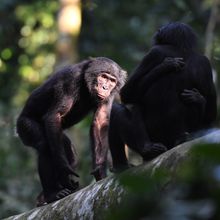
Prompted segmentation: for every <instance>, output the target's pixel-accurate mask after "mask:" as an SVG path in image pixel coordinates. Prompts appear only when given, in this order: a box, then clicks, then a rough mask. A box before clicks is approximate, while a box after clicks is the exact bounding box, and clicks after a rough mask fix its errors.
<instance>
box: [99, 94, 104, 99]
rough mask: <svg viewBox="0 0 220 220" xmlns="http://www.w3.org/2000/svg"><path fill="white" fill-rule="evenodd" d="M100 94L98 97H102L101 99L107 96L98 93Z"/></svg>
mask: <svg viewBox="0 0 220 220" xmlns="http://www.w3.org/2000/svg"><path fill="white" fill-rule="evenodd" d="M97 95H98V97H99V98H100V99H105V98H106V96H104V95H101V94H97Z"/></svg>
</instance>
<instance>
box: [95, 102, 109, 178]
mask: <svg viewBox="0 0 220 220" xmlns="http://www.w3.org/2000/svg"><path fill="white" fill-rule="evenodd" d="M112 102H113V99H111V100H109V101H108V102H107V103H103V104H101V105H100V106H99V107H98V108H97V110H96V112H95V114H94V119H93V123H92V127H91V139H92V140H91V144H92V146H91V147H92V151H93V169H94V171H93V175H94V176H95V178H96V180H100V179H102V178H104V177H105V176H106V171H105V167H106V160H107V152H108V127H109V117H110V110H111V106H112Z"/></svg>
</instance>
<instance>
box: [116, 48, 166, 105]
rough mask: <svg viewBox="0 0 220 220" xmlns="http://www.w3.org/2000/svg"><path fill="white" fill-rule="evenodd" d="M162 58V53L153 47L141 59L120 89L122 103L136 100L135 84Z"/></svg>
mask: <svg viewBox="0 0 220 220" xmlns="http://www.w3.org/2000/svg"><path fill="white" fill-rule="evenodd" d="M163 59H164V55H163V54H162V53H161V52H160V51H159V50H158V49H155V48H153V49H152V50H151V51H150V52H149V53H148V54H147V55H146V56H145V57H144V58H143V60H142V61H141V63H140V65H138V67H137V68H136V70H135V71H134V73H133V74H132V75H131V76H130V77H129V79H128V81H127V83H126V84H125V85H124V86H123V88H122V89H121V92H120V95H121V100H122V102H123V103H126V104H129V103H134V102H136V100H137V98H138V95H139V93H138V92H137V90H136V89H137V85H138V84H139V82H140V81H141V80H142V78H143V77H144V76H145V75H148V74H149V72H150V71H151V70H152V69H153V68H154V67H155V66H157V65H159V64H160V63H161V62H162V61H163Z"/></svg>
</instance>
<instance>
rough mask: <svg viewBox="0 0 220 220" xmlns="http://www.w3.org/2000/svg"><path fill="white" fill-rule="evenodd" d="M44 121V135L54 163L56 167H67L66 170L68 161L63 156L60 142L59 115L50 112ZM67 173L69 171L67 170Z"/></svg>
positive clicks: (62, 147)
mask: <svg viewBox="0 0 220 220" xmlns="http://www.w3.org/2000/svg"><path fill="white" fill-rule="evenodd" d="M44 121H45V130H46V136H47V140H48V142H49V143H48V144H49V148H50V151H51V153H52V157H53V160H54V163H55V164H56V166H57V168H58V169H61V170H62V169H67V170H66V171H67V172H68V161H67V159H66V157H65V152H64V146H63V142H62V128H61V116H60V115H59V114H55V115H53V114H51V115H50V116H48V117H46V118H45V120H44ZM69 173H71V172H70V171H69Z"/></svg>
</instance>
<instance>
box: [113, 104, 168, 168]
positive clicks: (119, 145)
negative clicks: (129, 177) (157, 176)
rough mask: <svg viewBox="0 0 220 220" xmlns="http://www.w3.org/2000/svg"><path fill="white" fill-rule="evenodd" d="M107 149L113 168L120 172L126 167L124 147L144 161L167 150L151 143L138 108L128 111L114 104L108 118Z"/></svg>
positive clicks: (132, 107)
mask: <svg viewBox="0 0 220 220" xmlns="http://www.w3.org/2000/svg"><path fill="white" fill-rule="evenodd" d="M110 119H111V120H110V129H109V145H110V146H109V147H110V150H111V154H112V160H113V168H114V169H115V170H121V169H124V168H126V167H128V162H127V159H126V155H125V151H124V145H125V144H127V145H128V147H130V148H131V149H133V150H134V151H136V152H137V153H139V154H140V155H141V156H142V157H143V159H144V160H150V159H153V158H154V157H156V156H158V155H159V154H161V153H163V152H165V151H166V150H167V148H166V147H165V146H164V145H162V144H160V143H151V142H150V139H149V137H148V134H147V131H146V128H145V125H144V122H143V119H142V116H141V112H140V110H139V108H138V106H135V105H132V106H131V107H130V108H129V109H128V108H126V107H125V106H123V105H119V104H114V105H113V108H112V112H111V118H110Z"/></svg>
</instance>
